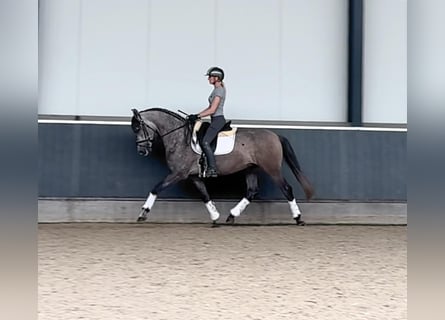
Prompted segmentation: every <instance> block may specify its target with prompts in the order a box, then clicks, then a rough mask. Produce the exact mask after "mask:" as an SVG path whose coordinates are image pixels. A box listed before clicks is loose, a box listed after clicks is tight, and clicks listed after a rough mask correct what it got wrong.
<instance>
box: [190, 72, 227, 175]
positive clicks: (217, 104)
mask: <svg viewBox="0 0 445 320" xmlns="http://www.w3.org/2000/svg"><path fill="white" fill-rule="evenodd" d="M205 75H206V76H207V77H208V81H209V83H210V84H211V85H213V91H212V92H211V93H210V96H209V106H208V107H207V108H205V109H204V110H202V111H201V112H200V113H198V114H192V115H190V116H189V119H191V120H196V119H199V118H202V117H205V116H210V117H211V122H210V127H209V128H208V129H207V132H206V134H205V135H204V138H203V146H202V149H203V151H204V154H205V155H206V157H207V171H206V173H205V176H206V177H217V176H218V174H217V172H216V161H215V155H214V154H213V151H212V149H211V147H210V143H211V142H212V141H213V139H215V138H216V136H217V135H218V132H219V131H220V130H221V129H222V128H223V127H224V125H225V123H226V119H225V118H224V101H225V100H226V88H225V87H224V82H223V80H224V71H223V69H221V68H219V67H211V68H210V69H209V70H207V73H206V74H205Z"/></svg>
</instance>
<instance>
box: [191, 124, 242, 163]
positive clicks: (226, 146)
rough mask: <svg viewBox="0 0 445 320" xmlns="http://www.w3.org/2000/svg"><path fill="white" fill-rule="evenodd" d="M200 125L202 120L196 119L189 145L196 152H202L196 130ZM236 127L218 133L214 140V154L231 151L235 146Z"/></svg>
mask: <svg viewBox="0 0 445 320" xmlns="http://www.w3.org/2000/svg"><path fill="white" fill-rule="evenodd" d="M201 125H202V121H196V124H195V127H194V128H193V135H192V142H191V147H192V149H193V151H194V152H196V153H197V154H201V153H202V149H201V146H200V145H199V143H198V135H197V133H198V130H199V128H200V127H201ZM237 129H238V128H233V129H232V130H230V131H221V132H220V133H218V138H217V140H216V150H215V156H217V155H223V154H228V153H230V152H232V150H233V147H234V146H235V137H236V131H237Z"/></svg>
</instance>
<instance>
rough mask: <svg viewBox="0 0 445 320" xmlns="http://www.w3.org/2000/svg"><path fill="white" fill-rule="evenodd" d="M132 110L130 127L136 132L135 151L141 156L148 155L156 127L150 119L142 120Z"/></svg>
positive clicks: (136, 112) (156, 130) (139, 115)
mask: <svg viewBox="0 0 445 320" xmlns="http://www.w3.org/2000/svg"><path fill="white" fill-rule="evenodd" d="M132 111H133V118H132V119H131V129H132V130H133V132H134V133H135V134H136V147H137V151H138V153H139V154H140V155H141V156H148V155H149V154H150V153H151V151H152V148H153V141H154V139H155V137H156V134H157V133H158V129H157V127H156V125H155V124H154V123H153V122H151V121H150V120H144V119H143V118H142V116H141V114H140V113H139V112H138V111H137V110H136V109H132Z"/></svg>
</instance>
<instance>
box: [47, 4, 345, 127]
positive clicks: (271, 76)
mask: <svg viewBox="0 0 445 320" xmlns="http://www.w3.org/2000/svg"><path fill="white" fill-rule="evenodd" d="M40 7H41V8H40V32H39V34H40V39H39V44H40V49H39V61H40V63H39V73H40V79H39V80H40V82H39V84H40V88H39V91H40V97H39V113H40V114H58V115H103V116H130V108H131V107H139V108H145V107H153V106H164V107H168V108H171V109H172V110H176V109H178V108H180V109H182V110H184V111H186V112H198V111H200V110H201V109H202V108H203V107H205V106H206V103H207V97H208V94H209V93H210V91H211V87H210V86H209V85H208V83H207V79H206V77H204V73H205V71H206V70H207V68H208V67H209V66H212V65H219V66H222V67H223V68H224V69H225V71H226V74H227V75H226V85H227V90H228V97H227V101H226V107H225V111H226V117H227V118H231V119H249V120H299V121H345V120H346V108H347V100H346V93H347V81H346V80H347V79H346V77H347V21H348V20H347V18H348V17H347V0H311V1H303V0H298V1H297V0H280V1H277V0H257V1H255V2H252V1H250V0H213V1H210V0H193V4H191V3H190V2H189V1H182V0H41V1H40Z"/></svg>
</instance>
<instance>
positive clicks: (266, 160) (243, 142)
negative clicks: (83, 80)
mask: <svg viewBox="0 0 445 320" xmlns="http://www.w3.org/2000/svg"><path fill="white" fill-rule="evenodd" d="M132 112H133V117H132V119H131V128H132V130H133V132H134V133H135V135H136V149H137V152H138V153H139V155H141V156H149V155H150V153H151V152H152V150H153V143H154V142H155V139H161V140H162V144H163V145H164V148H165V155H166V162H167V166H168V168H169V169H170V174H168V175H167V176H166V177H165V178H164V179H163V180H162V181H160V182H159V183H158V184H156V185H155V186H154V187H153V189H152V190H151V191H150V193H149V195H148V197H147V199H146V201H145V203H144V204H143V206H142V209H141V213H140V214H139V216H138V219H137V221H138V222H139V221H145V220H146V219H147V215H148V213H149V212H150V210H151V209H152V207H153V205H154V203H155V201H156V198H157V197H158V195H159V193H161V192H162V191H163V190H165V189H166V188H168V187H170V186H172V185H174V184H176V183H178V182H180V181H182V180H185V179H190V180H191V181H192V182H193V184H194V186H195V187H196V188H197V190H198V191H199V193H200V195H201V199H202V201H203V202H204V204H205V206H206V208H207V210H208V212H209V214H210V219H211V220H212V222H213V224H216V222H217V220H218V219H219V218H220V213H219V212H218V210H217V209H216V206H215V203H214V202H213V201H212V200H211V198H210V195H209V193H208V191H207V188H206V185H205V182H204V180H203V179H202V178H201V177H200V176H199V167H198V165H197V162H198V160H199V158H200V155H199V154H197V153H196V152H194V151H193V150H192V148H191V145H190V130H191V129H190V127H191V125H190V123H189V121H188V118H187V117H186V118H184V117H182V116H181V115H179V114H177V113H175V112H173V111H170V110H167V109H163V108H150V109H147V110H143V111H138V110H137V109H132ZM215 158H216V165H217V173H218V176H223V175H229V174H233V173H236V172H240V171H242V170H244V171H245V181H246V185H247V192H246V195H245V197H244V198H242V199H241V201H240V202H239V203H238V204H237V205H236V206H235V207H233V208H232V209H231V210H230V214H229V215H228V217H227V219H226V222H227V223H231V224H233V223H234V222H235V218H236V217H238V216H240V214H241V213H242V212H243V211H244V210H245V209H246V207H247V206H248V205H249V204H250V202H251V201H252V200H253V199H254V197H255V195H256V194H257V193H258V170H262V171H264V172H265V173H266V174H268V175H269V176H270V177H271V178H272V180H273V182H274V183H275V184H276V185H277V186H278V187H279V188H280V189H281V192H282V193H283V194H284V196H285V198H286V199H287V201H288V203H289V207H290V210H291V213H292V218H293V219H294V220H295V222H296V224H297V225H304V224H305V223H304V221H303V220H301V211H300V208H299V207H298V205H297V203H296V200H295V197H294V194H293V190H292V187H291V186H290V185H289V183H288V182H287V181H286V179H285V178H284V177H283V175H282V173H281V167H282V163H283V159H284V160H285V162H286V163H287V165H288V166H289V168H290V169H291V171H292V172H293V174H294V176H295V177H296V179H297V181H298V182H299V183H300V185H301V187H302V188H303V190H304V193H305V195H306V198H307V199H308V200H309V199H311V198H312V196H313V194H314V189H313V187H312V185H311V183H310V182H309V180H308V179H307V178H306V177H305V175H304V174H303V172H302V170H301V167H300V164H299V162H298V160H297V157H296V155H295V152H294V150H293V148H292V146H291V144H290V142H289V141H288V139H286V138H285V137H283V136H280V135H278V134H276V133H274V132H273V131H270V130H267V129H245V128H239V129H238V130H237V133H236V139H235V143H234V147H233V151H232V152H230V153H228V154H224V155H217V156H216V157H215ZM212 179H215V178H212ZM216 179H217V178H216Z"/></svg>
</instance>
